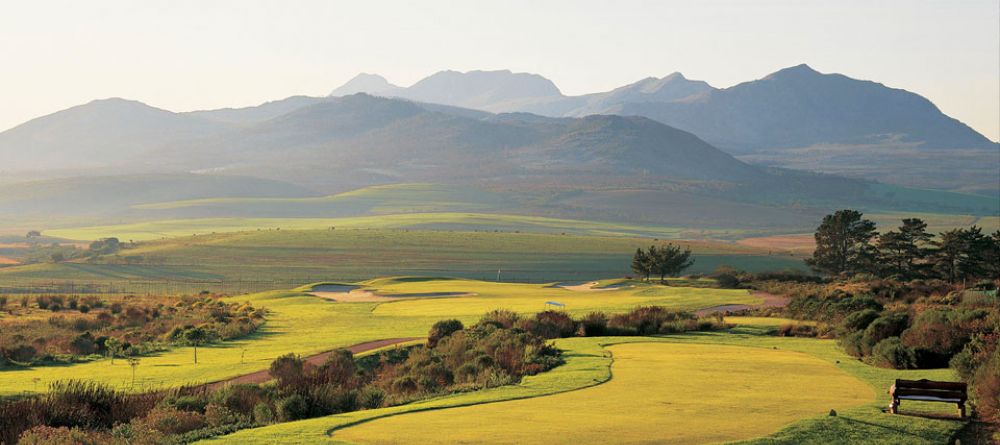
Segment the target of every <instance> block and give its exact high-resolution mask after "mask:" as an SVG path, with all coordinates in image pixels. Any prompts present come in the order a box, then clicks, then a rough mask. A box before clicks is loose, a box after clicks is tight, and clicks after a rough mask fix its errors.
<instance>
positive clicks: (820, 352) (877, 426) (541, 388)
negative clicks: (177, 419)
mask: <svg viewBox="0 0 1000 445" xmlns="http://www.w3.org/2000/svg"><path fill="white" fill-rule="evenodd" d="M765 331H766V329H760V328H757V327H747V328H743V327H739V328H736V329H734V330H732V331H728V332H714V333H693V334H683V335H672V336H662V337H596V338H567V339H560V340H556V341H555V344H556V346H557V347H559V348H560V349H562V350H563V351H564V356H565V358H566V364H565V365H562V366H560V367H558V368H555V369H554V370H552V371H549V372H545V373H542V374H539V375H536V376H531V377H527V378H525V379H523V380H522V382H521V383H520V384H518V385H513V386H505V387H500V388H493V389H488V390H483V391H476V392H471V393H459V394H452V395H446V396H442V397H438V398H434V399H430V400H425V401H420V402H416V403H411V404H407V405H401V406H395V407H389V408H381V409H376V410H366V411H357V412H352V413H345V414H339V415H334V416H328V417H322V418H316V419H309V420H304V421H298V422H289V423H281V424H276V425H272V426H268V427H263V428H255V429H250V430H244V431H240V432H237V433H235V434H232V435H228V436H222V437H217V438H214V439H212V440H210V441H206V442H207V443H234V444H241V445H251V444H266V443H283V444H313V443H335V444H348V443H354V442H350V441H346V440H344V437H345V436H344V434H350V433H349V431H350V429H351V428H352V427H357V428H361V425H365V422H369V421H373V420H374V421H375V423H373V424H372V425H377V423H378V422H382V421H383V420H375V419H386V420H385V421H387V420H388V419H391V418H392V416H400V418H401V419H402V418H405V417H406V416H408V415H411V414H407V413H420V412H423V411H428V410H441V411H440V413H441V414H442V415H446V414H449V413H452V412H454V411H453V410H451V409H449V408H456V407H466V406H473V405H479V404H489V403H492V402H502V401H509V400H518V399H527V398H533V397H545V396H549V395H554V394H563V393H566V394H569V393H568V392H569V391H576V390H581V389H583V388H589V387H593V386H595V385H601V384H602V383H604V382H607V381H609V379H611V377H612V371H613V368H612V365H613V363H614V361H613V358H612V355H611V354H610V352H609V351H608V350H606V349H605V348H604V347H605V346H607V345H617V344H623V343H650V342H664V343H674V344H690V345H713V346H719V345H727V346H741V347H745V349H744V355H745V356H747V357H751V356H753V355H755V354H764V353H771V352H773V351H793V352H797V353H802V354H806V355H809V356H812V357H814V358H816V359H819V360H822V361H823V362H825V363H826V364H828V365H830V366H832V367H835V368H836V369H838V370H840V371H842V372H844V373H847V374H849V375H851V376H853V377H854V378H857V379H859V380H861V381H863V382H864V383H866V384H867V385H868V386H869V390H868V391H869V394H872V393H873V394H874V401H870V402H868V403H864V404H862V405H860V406H854V407H847V408H845V407H844V406H829V405H830V404H829V403H827V404H824V406H817V407H815V408H816V409H818V410H821V411H813V412H815V413H819V412H822V413H824V414H822V415H818V416H816V417H810V418H807V419H804V420H800V421H797V422H794V423H792V424H790V425H788V426H786V427H784V428H782V429H781V430H779V431H777V432H775V433H773V434H771V435H769V436H766V437H764V438H761V439H751V440H750V443H761V444H772V443H780V444H800V443H814V444H834V443H845V444H846V443H875V444H899V443H913V444H940V443H946V442H948V441H949V439H950V438H951V437H952V436H953V435H954V434H955V433H957V431H958V430H959V429H960V428H961V427H962V426H963V425H964V423H963V422H960V421H957V420H948V419H936V418H930V417H919V416H902V415H888V414H884V413H883V412H882V408H884V407H885V405H886V404H888V396H887V395H886V389H887V388H888V387H889V385H890V384H891V383H892V381H893V379H896V378H906V379H919V378H928V379H934V380H953V379H954V378H955V376H954V373H953V372H952V371H951V370H948V369H937V370H892V369H882V368H876V367H872V366H870V365H867V364H864V363H862V362H859V361H857V360H855V359H852V358H851V357H849V356H847V355H846V354H844V353H843V351H842V350H841V349H840V348H839V347H838V346H837V345H836V343H835V342H834V341H832V340H817V339H805V338H787V337H773V336H767V335H761V333H762V332H765ZM749 360H750V361H751V362H753V360H754V359H753V358H750V359H749ZM678 366H685V367H686V366H690V364H683V365H678ZM736 366H740V365H736ZM703 370H704V371H705V372H706V373H713V372H729V370H716V369H714V368H711V367H704V368H703ZM661 371H662V372H670V371H669V370H657V371H653V374H657V373H659V372H661ZM737 371H738V369H737ZM792 372H793V374H792V375H795V371H794V370H792ZM615 375H616V376H617V374H615ZM654 377H655V375H654ZM785 377H786V376H785V373H777V372H772V373H771V375H770V376H769V377H768V378H770V379H772V380H773V381H776V382H778V383H779V384H781V383H782V382H784V383H786V384H783V385H782V386H781V389H780V391H781V392H783V393H785V394H780V395H779V397H786V396H788V395H789V394H791V396H792V397H803V398H810V397H816V394H809V392H810V391H812V390H813V388H818V387H822V386H823V385H824V382H822V381H819V380H813V381H809V382H808V383H806V384H800V385H792V384H790V383H791V382H792V381H791V380H786V379H785ZM612 381H613V380H612ZM659 384H660V385H663V386H665V387H667V388H669V387H671V386H672V385H676V382H674V381H672V380H670V379H666V378H664V379H662V380H660V381H659ZM650 390H651V391H653V390H655V391H661V389H650ZM833 396H834V397H836V396H837V395H833ZM814 400H815V399H814ZM590 403H591V404H592V406H591V407H589V408H588V411H594V410H596V411H598V412H605V411H600V408H599V407H600V406H601V405H603V404H606V403H609V401H605V400H602V399H599V398H593V399H591V402H590ZM709 403H711V402H709ZM487 406H488V405H487ZM904 408H905V410H906V412H908V413H911V414H919V415H932V416H942V415H945V416H946V415H954V411H955V410H954V407H953V406H950V405H944V404H934V403H920V402H913V403H909V404H907V405H905V406H904ZM565 409H566V408H565V407H557V408H556V411H559V412H561V411H564V410H565ZM775 409H778V408H775ZM829 409H836V410H837V414H838V415H837V416H836V417H829V416H827V415H826V414H825V413H826V412H827V411H828V410H829ZM607 412H610V410H608V411H607ZM551 414H553V413H552V412H551V411H545V412H538V413H534V415H537V416H542V417H544V416H548V415H551ZM557 414H558V413H557ZM745 414H746V412H745V411H744V410H743V409H742V408H741V407H739V406H734V407H733V408H731V409H729V410H723V412H720V413H717V414H716V415H717V416H724V417H728V418H732V419H739V418H741V417H742V416H744V415H745ZM765 414H766V413H765ZM646 420H647V421H649V422H652V423H659V422H664V421H666V420H668V419H663V418H659V417H654V418H650V419H646ZM526 429H527V428H526ZM437 431H439V433H440V435H441V438H440V440H442V441H444V440H447V439H448V438H449V434H455V435H456V436H460V435H463V434H469V433H468V432H467V431H458V430H456V429H452V428H448V429H443V430H437ZM409 432H410V430H405V431H396V433H397V434H399V435H400V436H402V437H406V434H408V433H409ZM623 433H627V431H623V429H621V428H613V429H609V430H607V431H604V432H602V433H601V434H599V435H597V436H595V437H589V438H586V439H584V440H578V442H580V443H594V442H601V443H604V442H607V443H619V441H618V437H619V435H620V434H623ZM331 434H332V436H331ZM514 434H518V432H517V431H514ZM540 434H544V432H543V431H542V432H541V433H540ZM761 434H764V433H761ZM473 442H475V443H479V442H480V441H473Z"/></svg>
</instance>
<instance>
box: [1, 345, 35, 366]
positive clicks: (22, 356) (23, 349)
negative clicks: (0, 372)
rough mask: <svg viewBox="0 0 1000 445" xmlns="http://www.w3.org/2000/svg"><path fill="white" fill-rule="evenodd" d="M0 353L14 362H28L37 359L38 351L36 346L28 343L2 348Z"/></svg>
mask: <svg viewBox="0 0 1000 445" xmlns="http://www.w3.org/2000/svg"><path fill="white" fill-rule="evenodd" d="M0 353H2V355H3V356H4V357H5V358H6V359H7V360H10V361H12V362H21V363H28V362H30V361H32V360H34V359H35V354H37V353H38V351H36V350H35V348H33V347H31V346H28V345H17V346H14V347H12V348H9V349H7V348H5V349H2V350H0Z"/></svg>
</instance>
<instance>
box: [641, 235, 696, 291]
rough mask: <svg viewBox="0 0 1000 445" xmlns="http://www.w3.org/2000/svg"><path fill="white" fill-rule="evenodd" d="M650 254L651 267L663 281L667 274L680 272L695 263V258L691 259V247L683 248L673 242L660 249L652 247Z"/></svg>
mask: <svg viewBox="0 0 1000 445" xmlns="http://www.w3.org/2000/svg"><path fill="white" fill-rule="evenodd" d="M649 256H650V258H651V263H652V267H651V268H650V269H651V271H652V272H653V273H656V274H658V275H659V276H660V282H661V283H662V282H663V281H664V279H665V278H666V276H667V275H677V274H680V273H681V272H682V271H683V270H684V269H687V268H688V267H691V265H692V264H694V260H692V259H691V249H684V250H681V247H680V246H675V245H673V244H667V245H666V246H663V247H660V248H659V249H656V248H653V247H650V253H649Z"/></svg>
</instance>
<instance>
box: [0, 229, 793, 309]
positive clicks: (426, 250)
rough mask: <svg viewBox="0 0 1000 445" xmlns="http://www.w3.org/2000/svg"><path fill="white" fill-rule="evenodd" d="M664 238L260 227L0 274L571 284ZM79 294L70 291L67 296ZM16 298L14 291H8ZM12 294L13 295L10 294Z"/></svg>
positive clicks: (111, 283)
mask: <svg viewBox="0 0 1000 445" xmlns="http://www.w3.org/2000/svg"><path fill="white" fill-rule="evenodd" d="M656 242H663V241H662V240H660V241H657V240H654V239H652V238H636V237H624V236H592V235H587V236H585V235H572V234H567V235H562V234H560V233H528V232H520V233H517V232H493V231H479V232H474V231H447V230H408V229H341V228H338V229H336V230H280V231H278V230H270V231H268V230H262V231H250V232H233V233H217V234H214V235H212V234H209V235H198V236H185V237H179V238H169V239H165V240H155V241H146V242H142V243H140V244H139V245H138V246H136V247H135V248H131V249H125V250H123V251H121V252H120V253H119V254H118V256H117V257H106V258H103V259H101V261H99V262H96V263H92V262H68V263H58V264H53V263H45V264H33V265H23V266H16V267H3V268H0V293H4V292H5V291H4V290H3V288H4V287H7V288H11V287H16V288H21V289H27V288H29V287H32V286H33V287H34V288H36V289H39V288H45V287H46V286H47V285H52V284H57V283H69V284H72V285H73V286H78V287H79V286H83V285H85V284H88V283H89V284H95V285H100V286H102V287H103V288H104V290H105V291H106V292H115V291H128V292H133V293H140V294H143V293H148V292H154V293H155V292H197V291H199V290H202V289H207V290H213V291H222V292H233V293H235V292H256V291H263V290H271V289H288V288H291V287H296V286H299V285H301V284H304V283H309V282H316V281H327V280H339V281H362V280H367V279H371V278H374V277H378V276H394V275H427V276H443V275H447V276H457V277H464V278H474V279H489V280H496V276H497V271H498V269H499V270H500V272H501V280H504V281H522V282H523V281H531V282H548V281H570V280H587V279H601V278H613V277H621V276H623V275H626V274H628V273H630V271H629V262H630V259H631V256H632V254H633V253H634V252H635V249H636V248H638V247H647V246H649V245H650V244H653V243H656ZM673 242H676V243H678V244H682V245H685V246H689V247H690V248H691V249H692V250H693V251H694V253H695V265H694V267H692V268H691V269H690V270H689V271H690V272H692V273H699V272H701V273H704V272H711V271H712V270H714V269H715V268H716V267H718V266H719V265H722V264H727V265H730V266H733V267H737V268H741V269H746V270H750V271H760V270H781V269H792V268H795V269H802V268H803V267H804V265H803V263H802V262H801V261H800V260H799V259H798V258H794V257H791V256H788V255H768V251H767V250H763V249H759V248H754V247H747V246H741V245H737V244H734V243H728V242H696V241H679V240H674V241H673ZM67 291H71V290H67ZM8 292H10V291H8ZM11 293H13V292H11Z"/></svg>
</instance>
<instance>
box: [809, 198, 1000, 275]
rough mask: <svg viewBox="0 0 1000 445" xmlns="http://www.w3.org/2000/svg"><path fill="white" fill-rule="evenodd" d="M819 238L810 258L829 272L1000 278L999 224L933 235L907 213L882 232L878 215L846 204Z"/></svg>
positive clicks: (822, 225) (815, 267)
mask: <svg viewBox="0 0 1000 445" xmlns="http://www.w3.org/2000/svg"><path fill="white" fill-rule="evenodd" d="M815 239H816V250H815V251H814V252H813V256H812V257H811V258H808V259H807V260H806V263H807V264H808V265H809V266H810V267H812V268H813V270H815V271H817V272H820V273H824V274H829V275H845V276H850V275H855V274H859V273H866V274H872V275H877V276H880V277H887V278H896V279H899V280H912V279H924V278H940V279H944V280H947V281H948V282H950V283H958V282H967V281H974V280H997V279H1000V230H998V231H996V232H994V233H993V234H984V233H983V231H982V228H980V227H977V226H972V227H970V228H968V229H952V230H948V231H945V232H941V233H939V234H937V235H934V234H932V233H929V232H928V231H927V223H926V222H924V221H923V220H921V219H920V218H906V219H903V220H902V224H901V225H900V226H899V227H898V228H896V229H894V230H889V231H887V232H884V233H881V234H879V233H878V231H877V228H876V225H875V222H874V221H871V220H868V219H865V218H864V214H862V213H861V212H859V211H857V210H850V209H845V210H838V211H836V212H834V213H832V214H830V215H827V216H825V217H824V218H823V221H822V223H820V225H819V227H818V228H817V229H816V233H815Z"/></svg>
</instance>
